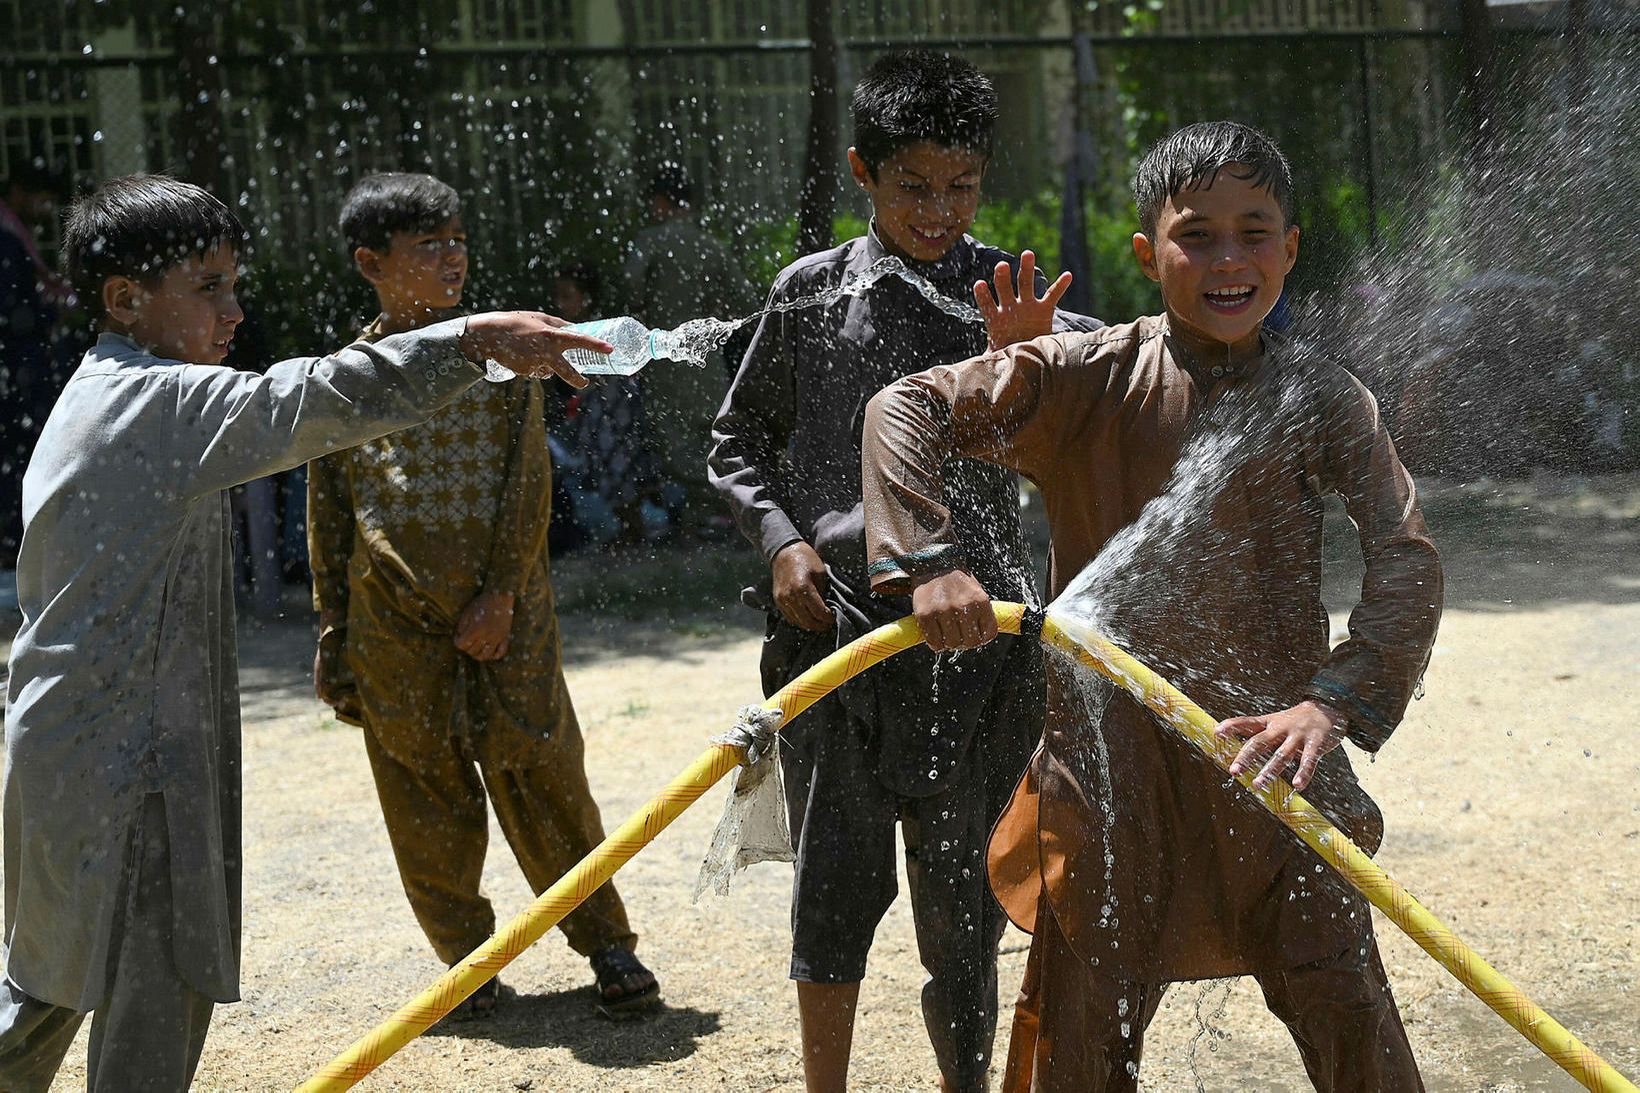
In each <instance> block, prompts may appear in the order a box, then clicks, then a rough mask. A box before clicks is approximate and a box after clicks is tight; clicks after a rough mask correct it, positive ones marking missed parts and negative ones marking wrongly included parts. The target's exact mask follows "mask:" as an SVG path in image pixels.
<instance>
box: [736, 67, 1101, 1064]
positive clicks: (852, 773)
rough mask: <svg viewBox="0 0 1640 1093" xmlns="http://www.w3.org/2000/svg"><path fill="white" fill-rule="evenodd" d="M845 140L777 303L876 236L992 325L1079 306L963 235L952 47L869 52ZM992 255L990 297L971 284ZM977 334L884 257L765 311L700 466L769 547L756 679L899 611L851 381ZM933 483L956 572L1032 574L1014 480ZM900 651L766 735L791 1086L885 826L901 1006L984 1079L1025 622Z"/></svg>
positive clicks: (853, 950) (979, 336)
mask: <svg viewBox="0 0 1640 1093" xmlns="http://www.w3.org/2000/svg"><path fill="white" fill-rule="evenodd" d="M852 115H853V122H854V138H855V142H854V147H853V148H851V149H849V153H848V161H849V167H850V170H851V171H852V173H853V176H854V180H855V182H856V183H857V184H858V185H859V186H860V188H861V189H862V190H864V191H865V192H866V194H867V196H868V197H869V198H870V199H871V207H872V214H873V215H872V224H871V230H870V232H869V233H868V234H866V235H865V236H862V237H860V238H857V239H853V240H850V241H848V242H846V243H844V244H843V245H842V246H840V247H837V248H834V249H832V250H828V251H824V252H822V253H819V254H813V255H809V256H808V257H806V258H803V259H801V260H799V261H798V262H796V263H794V264H793V265H791V266H789V267H788V268H787V269H786V270H784V271H783V272H782V273H781V274H780V277H779V278H778V279H777V281H776V282H775V285H774V289H773V293H772V299H773V301H775V302H777V303H778V302H779V301H782V300H786V299H792V298H796V297H801V296H807V295H809V294H812V293H816V292H823V291H825V290H826V289H829V288H835V287H836V286H837V285H838V284H839V283H840V282H841V281H842V280H843V279H844V278H846V277H848V276H849V275H851V274H855V273H859V272H860V271H862V270H864V269H866V268H867V267H869V266H871V265H872V264H873V263H875V262H878V261H880V260H881V259H883V258H884V257H887V256H890V255H892V256H894V257H897V258H899V259H901V260H902V261H904V262H905V263H906V265H907V266H908V267H909V268H911V269H912V270H914V271H915V272H916V273H918V274H920V275H921V276H923V277H924V278H926V279H927V280H928V281H929V282H931V283H932V284H933V285H934V286H935V287H936V288H938V289H939V290H940V291H941V292H942V293H944V294H945V295H947V296H949V297H951V298H953V299H956V300H963V299H968V298H972V296H973V295H974V293H975V290H976V282H978V283H979V285H980V300H981V303H982V306H983V307H984V308H985V310H986V311H987V312H988V313H989V314H991V315H992V316H993V318H999V316H1000V313H999V311H998V308H997V306H996V305H998V304H1000V303H1002V302H1006V303H1008V304H1009V305H1010V310H1009V315H1010V320H1009V322H1008V323H1006V324H1004V323H1003V322H1001V321H1000V320H999V321H994V322H992V323H991V325H990V330H989V334H990V340H991V343H992V344H993V345H1005V344H1007V343H1008V342H1010V341H1013V340H1016V339H1018V338H1021V337H1034V336H1036V335H1038V334H1044V333H1047V332H1048V331H1049V330H1050V329H1053V328H1055V327H1057V328H1060V329H1064V328H1065V327H1066V326H1067V325H1068V324H1074V325H1077V326H1080V327H1082V328H1087V329H1091V328H1092V327H1095V326H1097V325H1098V324H1097V323H1096V322H1094V321H1093V320H1088V319H1082V318H1080V317H1073V316H1066V315H1063V314H1061V313H1057V312H1055V311H1054V309H1053V304H1054V301H1056V300H1057V299H1058V298H1059V296H1060V295H1062V294H1063V292H1064V290H1065V287H1066V286H1067V285H1068V283H1069V280H1068V277H1062V278H1061V279H1060V281H1059V282H1058V283H1056V284H1055V286H1054V287H1053V288H1052V289H1051V290H1049V291H1048V292H1047V294H1046V295H1045V296H1039V295H1038V293H1039V290H1040V289H1041V287H1042V286H1043V285H1044V284H1045V282H1039V281H1038V279H1037V275H1036V273H1035V270H1034V264H1033V262H1034V260H1033V259H1031V258H1030V256H1029V252H1027V254H1026V256H1025V257H1024V259H1023V260H1022V261H1021V262H1020V263H1019V265H1020V285H1021V289H1022V291H1023V293H1024V296H1023V298H1021V297H1019V296H1018V295H1016V293H1015V291H1014V288H1013V277H1014V271H1013V263H1014V259H1013V257H1012V256H1011V255H1009V254H1007V253H1006V252H1003V251H1000V250H997V249H996V248H994V247H987V246H985V245H984V244H982V243H978V242H976V241H975V240H973V239H972V238H970V237H969V236H967V235H966V234H965V233H966V231H967V229H968V227H969V226H970V225H971V224H972V223H973V220H974V216H975V214H976V213H977V211H978V209H979V204H980V186H981V183H982V181H983V179H984V175H985V169H986V166H987V164H988V163H989V160H990V153H991V145H992V137H993V132H994V130H995V126H996V119H997V101H996V92H995V90H994V89H993V88H992V86H991V83H990V81H989V80H988V79H986V77H985V76H984V75H983V74H981V73H980V72H979V71H978V70H977V69H975V68H974V67H973V66H972V65H970V64H968V63H967V62H965V61H962V60H959V59H957V58H954V57H951V56H948V55H945V54H940V53H932V52H922V51H917V52H900V53H892V54H889V55H887V56H884V57H882V58H881V59H879V60H878V61H877V62H875V63H874V64H873V65H872V66H871V68H870V69H869V70H868V71H867V72H866V74H865V76H864V77H863V78H862V79H861V81H860V83H859V86H858V87H856V88H855V91H854V98H853V105H852ZM990 277H995V279H996V282H997V290H996V296H997V298H995V299H994V298H993V296H992V293H991V292H990V290H989V289H987V288H984V281H985V280H986V279H987V278H990ZM985 344H986V332H985V331H983V330H981V329H980V327H979V326H978V325H977V324H972V323H966V322H963V321H962V320H960V319H957V318H954V317H952V316H950V315H947V314H945V313H944V312H942V311H940V310H939V309H937V308H935V307H933V306H931V305H930V304H929V303H928V302H927V301H926V300H924V299H923V298H922V297H921V296H919V295H918V294H917V292H916V290H915V289H913V288H912V287H911V286H909V285H907V284H906V283H904V282H903V281H901V280H899V279H898V278H894V277H890V278H887V279H885V280H883V281H881V282H879V283H878V284H877V285H876V286H875V287H873V288H872V289H871V290H870V291H869V292H868V293H866V294H865V295H863V296H860V297H844V298H843V299H840V300H838V301H836V302H835V303H832V304H829V305H827V306H824V307H813V308H804V309H799V310H794V311H791V312H784V313H775V314H770V315H768V316H766V317H765V318H764V319H763V321H762V322H761V324H760V325H759V327H758V329H757V332H756V334H755V335H754V336H753V339H752V343H751V346H750V348H749V349H748V350H747V353H746V357H745V360H744V361H743V362H742V364H741V366H740V371H739V373H738V375H737V376H736V377H735V381H734V384H733V386H732V387H731V388H730V391H729V396H728V399H727V400H726V401H725V403H724V406H723V410H722V412H721V413H720V414H719V416H718V419H717V423H716V426H715V428H714V439H715V446H714V448H713V450H712V454H711V458H710V460H709V461H708V467H709V470H710V472H711V476H712V481H713V483H714V484H715V485H716V486H717V488H718V489H719V490H720V491H721V492H722V494H723V496H724V497H725V499H726V500H727V501H728V502H729V506H730V508H731V509H732V510H733V512H734V515H735V518H736V520H737V521H738V522H739V524H740V527H741V530H742V531H743V532H744V533H745V535H746V537H747V538H748V539H750V540H751V541H752V543H753V544H754V545H756V546H757V547H758V549H759V550H760V551H761V552H762V555H763V558H764V560H765V561H766V562H767V563H768V565H769V567H770V582H769V583H768V584H765V585H764V586H763V587H761V588H759V589H750V590H748V594H749V600H748V602H754V601H755V603H756V604H757V605H758V606H762V607H764V608H766V609H767V611H768V637H767V640H766V641H765V643H764V648H763V662H762V669H763V685H764V688H765V690H766V692H768V693H773V692H774V691H775V690H776V689H777V688H779V687H781V686H783V685H784V684H785V683H787V682H788V681H790V680H791V679H792V678H794V677H795V676H797V675H798V674H800V673H801V672H803V671H804V670H806V669H807V668H808V667H809V666H811V665H812V664H814V663H815V662H817V661H818V660H820V659H821V658H822V657H824V656H826V655H827V654H829V653H831V652H832V651H833V650H834V649H836V648H838V647H839V646H841V645H843V644H846V643H847V642H849V641H851V640H853V639H854V638H855V637H858V636H859V635H860V634H862V633H864V632H866V631H867V630H870V629H872V628H874V627H876V626H878V625H880V624H882V623H886V622H889V621H892V620H893V619H896V618H898V617H900V616H902V615H904V614H905V613H906V609H907V607H908V606H909V605H908V604H907V602H906V601H905V599H904V598H903V597H880V596H877V595H874V594H873V593H872V592H871V591H870V589H869V588H868V581H867V575H866V564H865V562H866V559H865V524H864V517H863V513H862V510H861V502H860V429H861V424H862V415H863V412H864V409H865V404H866V401H867V400H868V399H869V398H870V397H871V396H872V395H873V394H874V393H875V392H877V391H878V390H880V389H881V388H882V387H883V385H884V384H887V383H890V382H892V381H893V380H896V379H898V378H899V377H901V376H903V375H905V374H906V373H907V372H908V371H911V370H912V369H914V368H921V367H925V366H926V362H928V361H929V360H931V359H932V360H944V361H956V360H961V359H963V358H964V357H968V356H971V355H973V354H974V353H976V352H978V351H979V350H980V349H982V348H984V346H985ZM952 496H953V498H954V504H955V505H956V506H957V507H958V508H959V509H960V511H961V512H962V514H963V517H962V520H961V526H962V527H963V529H964V533H965V534H966V535H967V538H966V539H965V545H966V548H967V550H968V556H969V557H971V558H972V559H973V561H974V565H975V567H976V572H977V573H978V574H979V575H980V578H981V580H983V581H984V582H985V585H986V587H987V588H989V589H990V590H991V591H992V593H993V594H995V595H996V596H998V597H999V598H1007V599H1021V598H1029V597H1030V596H1031V595H1032V584H1033V582H1032V578H1031V568H1032V567H1031V562H1030V558H1029V555H1028V553H1027V552H1026V550H1025V547H1024V544H1023V542H1022V538H1021V535H1020V527H1019V511H1018V510H1019V505H1018V484H1017V481H1016V479H1015V478H1014V476H1013V475H1012V474H1010V473H1008V472H1006V471H1004V470H1002V469H1001V468H999V467H995V466H988V465H986V464H982V463H977V462H967V461H964V462H962V463H961V464H959V465H957V466H955V467H954V468H953V488H952ZM934 672H935V664H934V660H933V657H932V656H931V655H930V654H929V653H927V652H926V651H923V650H912V651H909V652H906V653H902V654H901V655H900V656H898V657H896V658H894V660H893V661H892V662H890V663H889V664H887V665H885V666H883V667H882V668H880V669H878V670H876V671H874V672H872V673H870V674H869V675H867V676H864V677H862V678H860V679H858V680H855V681H854V682H851V683H850V684H848V686H846V687H843V688H841V689H840V690H839V691H838V692H837V693H836V694H834V695H832V696H829V697H827V698H824V699H822V700H821V701H819V702H818V703H816V704H815V705H814V706H813V707H812V708H811V709H810V710H809V712H808V713H807V715H806V716H805V717H804V719H803V721H802V723H801V724H800V725H799V726H797V727H795V728H794V730H793V732H792V733H791V734H789V735H788V736H786V737H785V738H784V744H783V749H784V750H783V751H782V753H781V760H782V767H783V771H784V775H785V779H786V790H787V799H788V804H789V810H790V820H791V830H792V835H793V839H794V841H795V844H796V850H797V863H796V875H795V878H794V883H793V891H792V959H791V973H790V974H791V978H792V979H794V980H796V981H797V1000H798V1010H799V1014H800V1016H801V1019H802V1036H803V1059H804V1073H805V1077H806V1079H807V1082H808V1087H809V1089H810V1090H841V1089H842V1088H843V1087H844V1085H845V1081H846V1076H847V1072H848V1060H849V1052H850V1046H851V1042H852V1040H851V1038H852V1035H853V1023H854V1012H855V1005H856V1001H857V999H858V997H859V990H860V982H861V980H862V979H863V978H864V975H865V968H866V958H867V954H868V952H869V950H870V947H871V942H872V937H873V934H874V932H875V930H876V926H877V923H878V922H879V920H880V919H881V918H882V916H883V914H884V913H885V912H886V911H887V910H888V907H889V905H890V904H891V903H892V902H893V901H894V899H895V897H896V894H897V889H896V879H895V864H894V857H895V826H896V823H898V825H899V828H900V831H901V834H902V836H903V838H904V841H905V846H906V870H907V876H908V879H909V882H910V894H911V901H912V914H913V918H914V920H915V923H916V929H917V945H918V952H919V954H920V956H921V959H922V963H923V967H924V968H925V969H926V970H927V972H928V980H927V982H926V983H925V985H924V987H923V992H922V1005H923V1018H924V1022H925V1024H926V1026H927V1029H928V1035H929V1038H930V1040H931V1041H932V1042H933V1046H934V1053H935V1056H936V1059H937V1061H938V1064H939V1069H940V1079H941V1084H942V1086H943V1087H944V1088H946V1089H950V1090H976V1089H983V1088H985V1085H986V1080H987V1078H986V1076H987V1073H988V1070H989V1067H990V1059H991V1045H992V1040H993V1038H994V1034H995V1028H996V947H997V942H998V941H999V939H1000V938H1001V936H1002V931H1003V929H1004V928H1005V925H1006V924H1005V922H1004V920H1003V917H1002V914H1001V911H1000V909H999V908H998V907H997V905H996V902H995V900H993V899H992V897H991V895H990V893H989V892H988V891H987V890H986V887H985V880H984V859H983V853H984V846H985V837H986V834H987V832H988V831H989V830H990V827H991V824H992V823H993V822H994V821H995V819H996V816H997V813H998V812H999V810H1000V809H1001V807H1002V804H1003V802H1004V800H1005V799H1006V795H1007V792H1008V789H1009V788H1010V787H1011V786H1012V785H1013V783H1014V781H1015V780H1016V779H1017V778H1018V776H1019V772H1020V770H1021V769H1022V767H1023V765H1024V763H1025V760H1026V757H1027V756H1028V755H1029V753H1030V749H1031V747H1032V746H1033V745H1034V744H1035V742H1036V738H1037V735H1038V733H1039V730H1040V724H1041V720H1040V718H1041V713H1040V711H1041V657H1040V653H1039V652H1038V651H1037V650H1036V649H1035V648H1034V647H1033V646H1031V645H1030V644H1029V643H1022V644H1018V645H1016V646H1013V647H1008V646H1006V645H1005V644H999V645H998V646H997V647H996V648H993V649H990V650H987V651H986V652H984V653H982V654H980V655H978V656H974V657H965V658H963V661H962V662H961V663H960V664H953V665H949V666H947V667H945V668H943V669H942V670H941V673H940V676H939V679H938V684H939V685H938V687H936V686H935V685H934V683H935V675H934Z"/></svg>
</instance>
